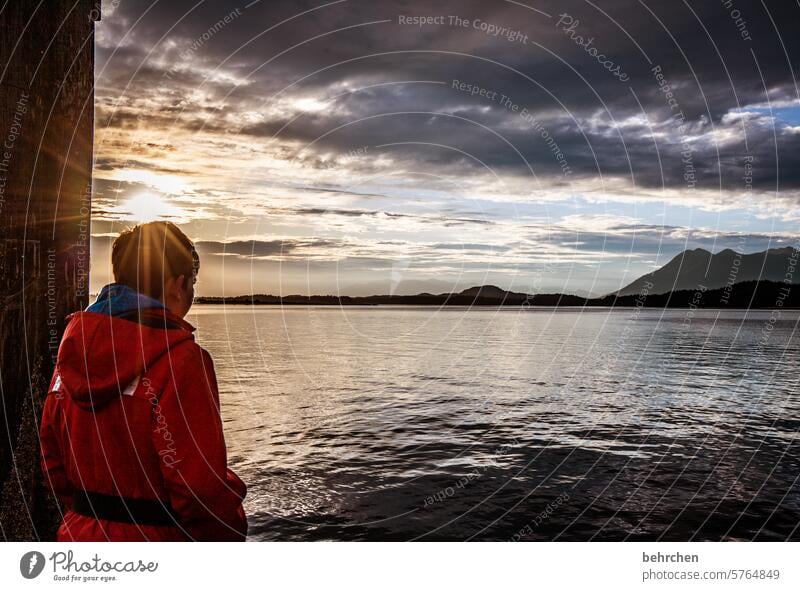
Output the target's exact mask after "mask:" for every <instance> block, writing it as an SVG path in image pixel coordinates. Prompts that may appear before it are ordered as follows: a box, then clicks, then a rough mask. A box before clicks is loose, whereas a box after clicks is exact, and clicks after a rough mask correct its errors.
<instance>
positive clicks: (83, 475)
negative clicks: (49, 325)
mask: <svg viewBox="0 0 800 591" xmlns="http://www.w3.org/2000/svg"><path fill="white" fill-rule="evenodd" d="M148 318H149V319H148ZM193 331H194V327H192V326H191V325H190V324H188V323H187V322H185V321H184V320H182V319H180V318H178V317H176V316H174V315H173V314H171V313H170V312H168V311H167V310H163V309H162V310H146V311H144V312H142V316H141V317H139V320H138V321H132V320H126V319H124V318H120V317H115V316H110V315H107V314H98V313H93V312H78V313H76V314H73V315H71V316H70V317H69V323H68V325H67V329H66V331H65V333H64V338H63V339H62V341H61V346H60V348H59V351H58V360H57V363H56V369H55V371H54V373H53V379H52V381H51V382H50V389H49V392H48V396H47V400H46V402H45V406H44V414H43V418H42V424H41V429H40V438H41V446H42V466H43V469H44V473H45V480H46V482H48V481H49V485H50V486H51V487H52V489H53V491H54V492H55V493H56V494H57V495H58V497H59V499H60V500H61V501H62V503H63V505H64V506H65V507H66V509H67V511H66V513H65V514H64V518H63V522H62V523H61V526H60V527H59V530H58V539H59V541H106V540H108V541H137V540H140V541H171V540H176V541H178V540H198V541H209V540H231V541H233V540H243V539H244V538H245V535H246V534H247V520H246V518H245V515H244V510H243V508H242V500H243V499H244V496H245V493H246V487H245V485H244V483H243V482H242V481H241V480H240V479H239V478H238V477H237V476H236V475H235V474H234V473H233V472H232V471H231V470H229V469H228V467H227V452H226V449H225V438H224V436H223V432H222V421H221V418H220V411H219V393H218V390H217V381H216V376H215V374H214V367H213V364H212V361H211V356H210V355H209V354H208V352H206V351H205V350H204V349H203V348H201V347H200V346H199V345H198V344H197V343H196V342H195V341H194V336H193V335H192V332H193ZM87 499H88V500H87ZM98 499H99V500H98ZM100 501H103V503H101V502H100ZM107 501H111V502H110V503H108V502H107ZM109 504H110V505H111V509H109V507H108V506H106V505H109ZM87 505H88V508H89V509H90V510H88V511H87ZM139 505H145V506H146V507H145V508H146V510H147V511H149V513H150V514H152V513H153V509H154V508H155V509H157V510H158V509H161V513H160V518H159V519H156V520H154V521H153V520H151V521H148V520H147V519H144V518H142V517H140V516H141V515H143V513H142V512H141V507H140V508H139V509H138V510H137V506H139ZM115 510H116V513H115V512H114V511H115ZM146 514H147V513H145V515H146ZM165 515H166V516H167V518H166V519H165V518H164V516H165Z"/></svg>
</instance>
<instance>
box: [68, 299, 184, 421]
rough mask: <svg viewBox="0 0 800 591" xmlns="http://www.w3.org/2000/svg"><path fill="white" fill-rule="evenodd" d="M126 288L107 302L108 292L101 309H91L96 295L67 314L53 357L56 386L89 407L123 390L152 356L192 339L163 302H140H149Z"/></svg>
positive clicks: (95, 405)
mask: <svg viewBox="0 0 800 591" xmlns="http://www.w3.org/2000/svg"><path fill="white" fill-rule="evenodd" d="M107 287H108V286H107ZM123 287H124V286H123ZM127 290H130V288H126V289H122V290H117V291H118V292H120V293H122V297H120V298H110V300H111V304H110V305H109V302H108V300H109V298H106V299H105V303H104V304H103V305H104V308H101V311H99V312H95V311H91V310H92V309H93V308H94V309H98V306H97V304H98V302H101V297H100V296H98V302H95V303H94V304H92V305H91V306H89V308H87V310H86V311H84V312H77V313H75V314H72V315H70V316H68V324H67V328H66V330H65V332H64V337H63V338H62V339H61V345H60V347H59V349H58V358H57V360H56V372H57V375H58V379H60V380H61V382H60V386H59V388H60V390H62V391H66V393H67V394H68V395H69V396H70V397H71V398H72V399H73V400H74V401H75V402H76V403H77V404H78V405H79V406H80V407H82V408H85V409H87V410H95V411H96V410H99V409H101V408H102V407H104V406H105V405H106V404H108V403H109V402H111V401H112V400H114V399H116V398H117V397H119V396H121V395H122V393H123V392H124V391H125V389H126V388H127V387H128V386H130V385H131V384H132V383H134V381H135V380H136V379H137V378H139V377H140V376H141V375H142V374H144V372H145V371H147V368H148V367H150V366H151V365H152V364H153V363H154V362H155V361H156V360H158V359H159V358H160V357H162V356H163V355H167V354H168V353H169V351H170V350H171V349H173V348H175V347H176V346H177V345H179V344H180V343H182V342H184V341H187V340H194V336H193V335H192V332H193V331H194V327H193V326H192V325H191V324H189V323H188V322H186V321H184V320H183V319H181V318H179V317H177V316H175V315H174V314H172V313H171V312H169V310H167V309H166V308H164V307H163V305H161V306H151V307H145V308H143V307H142V304H143V303H144V304H149V302H147V301H146V300H142V299H141V298H138V297H135V296H132V295H131V294H130V293H127ZM111 291H112V292H113V291H114V290H113V289H112V290H111ZM130 291H133V290H130ZM104 292H105V288H104ZM104 292H101V296H102V295H103V294H104ZM135 293H136V292H135V291H134V294H135ZM144 297H146V296H144ZM155 302H157V300H155ZM114 303H116V305H114ZM112 312H113V315H112ZM123 315H124V316H126V317H125V318H122V317H120V316H123Z"/></svg>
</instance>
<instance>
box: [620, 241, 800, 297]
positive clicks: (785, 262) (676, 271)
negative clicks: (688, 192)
mask: <svg viewBox="0 0 800 591" xmlns="http://www.w3.org/2000/svg"><path fill="white" fill-rule="evenodd" d="M798 262H800V258H799V257H798V251H796V250H795V249H794V248H791V247H787V248H772V249H770V250H765V251H763V252H756V253H752V254H741V253H737V252H735V251H733V250H731V249H730V248H727V249H725V250H723V251H721V252H718V253H717V254H711V253H710V252H708V251H707V250H703V249H702V248H697V249H694V250H685V251H683V252H682V253H681V254H679V255H678V256H676V257H675V258H674V259H672V260H671V261H670V262H668V263H667V264H666V265H664V266H663V267H661V268H660V269H657V270H656V271H653V272H652V273H648V274H647V275H643V276H641V277H639V278H638V279H637V280H636V281H634V282H633V283H631V284H629V285H627V286H625V287H623V288H622V289H620V290H619V291H618V292H616V295H618V296H629V295H637V294H639V293H642V292H643V290H644V289H647V291H648V293H649V294H660V293H667V292H670V291H693V290H697V289H699V288H700V286H703V287H705V288H706V289H720V288H723V287H726V286H727V285H729V284H731V285H732V284H735V283H741V282H743V281H777V282H780V281H784V278H785V277H786V276H787V272H789V270H790V267H791V266H795V267H796V266H797V265H798ZM790 275H791V276H792V282H793V283H800V270H798V272H794V273H790ZM648 284H650V285H649V286H648ZM611 295H614V294H611Z"/></svg>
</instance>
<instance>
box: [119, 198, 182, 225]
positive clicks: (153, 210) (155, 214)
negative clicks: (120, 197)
mask: <svg viewBox="0 0 800 591" xmlns="http://www.w3.org/2000/svg"><path fill="white" fill-rule="evenodd" d="M117 212H118V213H119V215H120V216H121V217H122V219H125V220H129V221H134V222H138V223H145V222H152V221H155V220H174V219H175V218H183V217H185V216H186V211H185V210H183V209H181V208H180V207H178V206H177V205H174V204H172V203H170V202H169V201H167V200H166V199H165V198H164V197H162V196H160V195H157V194H155V193H139V194H138V195H134V196H133V197H131V198H130V199H128V200H127V201H125V202H124V203H122V204H120V205H119V207H117Z"/></svg>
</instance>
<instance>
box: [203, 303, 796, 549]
mask: <svg viewBox="0 0 800 591" xmlns="http://www.w3.org/2000/svg"><path fill="white" fill-rule="evenodd" d="M188 319H189V320H190V321H191V322H192V323H193V324H195V326H197V327H198V333H197V337H198V341H199V342H200V343H201V344H202V345H203V346H204V347H206V348H207V349H208V350H209V351H210V352H211V354H212V355H213V357H214V360H215V365H216V370H217V376H218V380H219V384H220V392H221V396H222V405H223V417H224V421H225V430H226V437H227V441H228V452H229V458H230V463H231V465H232V466H233V467H234V469H235V470H236V471H237V473H239V475H240V476H241V477H242V478H243V479H244V480H245V482H247V483H248V485H249V492H248V496H247V500H246V504H245V508H246V510H247V512H248V515H249V519H250V538H251V539H253V540H443V539H447V540H512V539H519V540H590V539H594V540H624V539H631V540H658V539H661V540H689V539H694V540H720V539H759V540H784V539H787V538H791V539H800V526H799V525H798V524H800V457H799V456H798V452H800V444H799V442H798V429H799V428H800V396H799V395H798V385H800V384H799V383H798V379H799V377H800V373H799V372H798V367H800V366H799V365H798V362H799V361H800V338H799V337H800V335H798V333H797V328H798V320H800V314H798V312H788V311H785V312H782V313H781V314H780V315H777V313H773V312H771V311H753V312H747V313H746V312H744V311H742V312H737V311H724V312H719V311H716V310H714V311H711V310H705V311H702V310H698V311H696V312H690V311H687V310H670V311H663V310H641V311H638V312H636V311H634V310H624V311H622V310H619V311H610V310H607V309H593V310H580V309H561V310H558V311H555V310H552V309H527V310H522V309H519V308H510V307H509V308H503V309H498V308H477V309H476V308H472V309H467V308H445V309H438V308H434V307H423V308H416V307H389V306H387V307H345V308H339V307H300V306H298V307H286V308H281V307H277V306H263V307H261V306H253V307H248V306H227V307H223V306H211V305H206V306H202V305H198V306H195V308H193V309H192V313H191V314H190V316H189V318H188Z"/></svg>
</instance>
